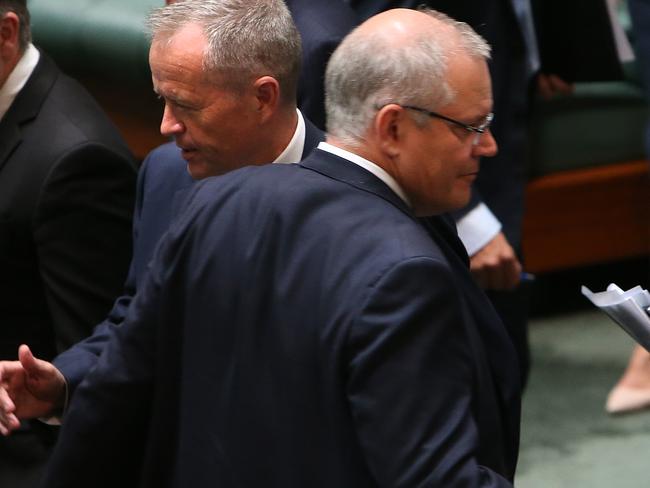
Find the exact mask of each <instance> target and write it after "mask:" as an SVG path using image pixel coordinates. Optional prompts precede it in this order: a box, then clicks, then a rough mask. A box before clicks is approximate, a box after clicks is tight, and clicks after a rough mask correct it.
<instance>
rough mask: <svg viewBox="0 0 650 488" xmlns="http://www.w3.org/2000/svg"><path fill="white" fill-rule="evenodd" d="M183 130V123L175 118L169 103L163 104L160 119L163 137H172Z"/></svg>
mask: <svg viewBox="0 0 650 488" xmlns="http://www.w3.org/2000/svg"><path fill="white" fill-rule="evenodd" d="M183 132H185V125H184V124H183V123H182V122H181V121H180V120H178V119H177V118H176V116H175V115H174V114H173V112H172V110H171V109H170V108H169V105H165V110H164V111H163V116H162V120H161V121H160V133H161V134H162V135H163V136H165V137H173V136H176V135H178V134H182V133H183Z"/></svg>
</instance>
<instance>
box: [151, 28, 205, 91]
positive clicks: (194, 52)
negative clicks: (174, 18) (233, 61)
mask: <svg viewBox="0 0 650 488" xmlns="http://www.w3.org/2000/svg"><path fill="white" fill-rule="evenodd" d="M206 45H207V42H206V38H205V34H204V33H203V29H202V28H201V27H200V26H198V25H196V24H187V25H185V26H183V27H181V28H180V29H179V30H178V31H176V32H175V33H173V34H171V35H164V34H161V35H158V36H156V37H154V39H153V41H152V43H151V49H150V50H149V64H150V65H151V73H152V76H153V78H154V80H158V81H165V80H183V79H190V78H191V80H192V82H197V81H198V80H200V79H203V78H205V73H204V70H203V55H204V52H205V48H206Z"/></svg>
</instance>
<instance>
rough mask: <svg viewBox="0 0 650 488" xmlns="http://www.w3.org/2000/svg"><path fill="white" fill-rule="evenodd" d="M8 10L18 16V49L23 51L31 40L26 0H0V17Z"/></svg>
mask: <svg viewBox="0 0 650 488" xmlns="http://www.w3.org/2000/svg"><path fill="white" fill-rule="evenodd" d="M8 12H13V13H15V14H16V15H17V16H18V21H19V22H20V25H19V26H18V29H19V31H18V43H19V47H20V51H21V52H24V51H25V49H27V46H28V45H29V43H30V42H32V30H31V27H30V25H29V24H30V18H29V10H27V0H0V18H2V17H4V15H5V14H6V13H8Z"/></svg>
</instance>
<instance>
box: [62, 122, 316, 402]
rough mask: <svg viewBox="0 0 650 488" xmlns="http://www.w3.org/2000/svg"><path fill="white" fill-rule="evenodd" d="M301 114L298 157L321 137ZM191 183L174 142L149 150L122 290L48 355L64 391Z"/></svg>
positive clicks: (106, 332)
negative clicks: (103, 313)
mask: <svg viewBox="0 0 650 488" xmlns="http://www.w3.org/2000/svg"><path fill="white" fill-rule="evenodd" d="M304 120H305V144H304V149H303V154H302V156H303V158H304V157H306V156H307V155H308V154H309V153H310V152H311V151H312V150H313V149H314V148H315V147H316V146H317V145H318V143H319V142H320V141H322V140H324V138H325V135H324V134H323V133H322V132H321V131H320V130H319V129H317V128H316V127H315V126H314V125H313V124H312V123H311V122H310V121H309V120H308V119H307V118H305V119H304ZM193 183H194V180H193V179H192V177H191V176H190V174H189V173H188V171H187V163H186V162H185V160H184V159H183V158H182V157H181V155H180V150H179V149H178V147H177V146H176V145H175V144H174V143H168V144H164V145H162V146H160V147H158V148H157V149H155V150H153V151H152V152H151V153H150V154H149V155H148V156H147V158H146V159H145V161H144V162H143V163H142V167H141V169H140V173H139V175H138V185H137V193H136V205H135V212H134V216H133V258H132V260H131V266H130V268H129V274H128V277H127V280H126V283H125V285H124V293H123V295H122V296H120V297H119V298H118V299H117V300H116V301H115V303H114V305H113V308H112V310H111V311H110V313H109V315H108V317H107V318H106V319H105V320H104V321H103V322H101V323H100V324H99V325H98V326H97V327H96V328H95V331H94V333H93V334H92V335H91V336H90V337H88V338H87V339H85V340H83V341H82V342H79V343H77V344H75V345H74V346H73V347H72V348H70V349H68V350H67V351H65V352H63V353H62V354H60V355H59V356H57V357H56V358H55V360H54V365H55V366H56V367H57V368H58V369H59V370H60V371H61V372H62V373H63V375H64V376H65V378H66V380H67V382H68V387H69V393H70V394H72V393H73V392H74V389H75V388H76V387H77V385H79V383H80V382H81V380H82V379H83V377H84V376H85V375H86V373H87V372H88V371H90V369H91V368H92V367H93V366H94V365H95V363H96V362H97V358H98V356H99V355H100V354H101V353H102V351H103V349H104V346H105V345H106V342H107V341H108V339H109V337H110V335H111V333H112V330H113V328H114V327H116V326H120V325H121V324H122V322H123V321H124V317H126V313H127V311H128V308H129V305H130V303H131V300H132V299H133V296H134V295H135V293H136V290H137V289H138V285H139V283H141V282H142V279H143V276H144V275H145V272H146V270H147V265H148V264H149V261H150V260H151V256H152V254H153V250H154V248H155V247H156V244H157V243H158V241H159V240H160V237H161V236H162V235H163V234H164V233H165V232H166V231H167V228H168V227H169V222H170V221H171V217H172V215H173V213H174V210H175V209H177V208H179V206H180V205H181V203H182V200H183V198H184V195H185V194H186V191H185V190H187V189H188V188H189V187H191V186H192V185H193Z"/></svg>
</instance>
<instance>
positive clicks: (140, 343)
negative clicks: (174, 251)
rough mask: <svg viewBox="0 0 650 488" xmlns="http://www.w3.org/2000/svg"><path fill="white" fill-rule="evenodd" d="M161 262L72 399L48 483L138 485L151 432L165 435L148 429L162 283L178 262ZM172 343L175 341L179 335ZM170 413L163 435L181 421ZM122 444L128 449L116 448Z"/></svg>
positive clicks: (169, 401) (167, 401)
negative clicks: (166, 274) (175, 422)
mask: <svg viewBox="0 0 650 488" xmlns="http://www.w3.org/2000/svg"><path fill="white" fill-rule="evenodd" d="M166 243H167V240H165V239H163V240H162V242H161V245H160V246H159V247H158V248H157V251H156V254H160V255H162V256H163V258H164V255H165V254H166V252H167V249H168V248H169V246H168V245H166ZM154 259H157V258H156V256H154ZM161 262H164V265H163V264H161V265H160V266H156V267H154V268H152V271H151V273H148V274H147V275H146V277H145V279H144V280H143V283H141V284H140V285H139V288H140V289H139V291H138V294H137V295H136V296H134V297H133V301H132V302H131V304H130V306H129V308H128V312H127V314H126V317H125V322H124V324H123V325H122V326H121V327H114V328H113V330H112V331H111V332H110V334H107V335H106V336H105V338H106V345H105V347H104V348H102V349H103V351H102V352H103V353H102V354H101V355H100V357H99V358H97V359H96V366H95V368H94V369H93V370H92V371H91V372H90V373H89V374H87V375H86V376H85V377H84V378H83V381H82V382H81V384H80V385H79V387H78V389H77V392H76V393H75V395H74V397H73V399H72V402H71V404H70V407H69V409H68V412H67V414H66V419H65V421H64V423H63V427H62V430H61V433H60V436H59V442H58V444H57V449H55V451H54V453H53V456H52V458H51V460H50V463H49V468H48V471H47V473H46V476H45V477H44V482H43V485H42V486H44V487H45V486H46V487H48V488H54V487H66V488H73V487H79V488H81V487H86V486H94V487H97V488H100V487H107V488H108V487H113V486H132V485H133V484H134V483H135V480H137V479H139V476H140V474H139V473H140V470H141V468H142V465H143V458H144V456H145V452H146V448H147V438H148V436H153V437H154V441H158V439H157V438H155V436H156V432H151V431H149V432H148V431H147V429H148V426H149V424H150V422H151V421H152V419H151V415H152V414H151V412H152V402H153V401H154V396H153V386H154V371H155V368H156V363H155V358H156V351H157V349H156V347H157V345H158V344H159V343H160V337H159V334H158V333H159V330H160V329H161V328H164V327H163V326H164V324H163V322H164V320H163V317H165V315H164V312H162V311H161V309H162V308H163V307H162V305H161V304H163V303H165V301H164V299H163V298H162V296H161V292H160V290H161V282H162V281H163V279H164V276H163V275H164V274H165V273H166V272H167V270H168V268H169V267H170V266H171V264H172V263H170V262H169V261H161ZM177 325H178V323H177V322H175V321H174V326H173V327H172V329H174V330H177V329H180V328H179V327H177ZM169 343H170V344H171V346H172V347H176V346H177V345H178V344H179V341H175V340H171V341H169ZM179 355H180V354H179V351H174V355H173V356H170V357H168V359H169V361H165V364H166V365H169V364H174V363H173V361H174V358H175V357H177V356H179ZM174 367H175V366H172V368H174ZM176 369H178V368H176ZM163 376H164V377H163ZM159 378H160V379H161V380H162V381H163V383H165V384H167V382H168V381H170V378H169V377H167V376H165V375H160V377H159ZM163 394H164V395H165V396H164V397H163V398H159V399H158V401H160V402H161V403H160V405H165V406H167V405H169V406H171V405H173V404H175V399H176V398H178V394H179V392H178V391H176V392H174V393H173V394H170V393H169V392H168V391H164V392H163ZM165 411H166V412H168V413H169V416H168V417H167V428H166V429H165V432H163V433H159V435H162V436H165V435H173V431H174V427H175V424H174V421H172V422H169V421H170V419H175V417H174V416H173V411H171V410H165ZM88 446H93V449H89V448H88ZM117 446H121V448H119V449H115V448H116V447H117ZM108 458H110V460H111V461H110V463H109V464H107V459H108ZM158 467H159V468H160V466H158Z"/></svg>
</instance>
